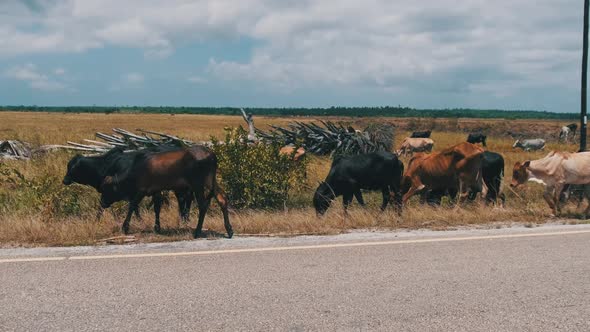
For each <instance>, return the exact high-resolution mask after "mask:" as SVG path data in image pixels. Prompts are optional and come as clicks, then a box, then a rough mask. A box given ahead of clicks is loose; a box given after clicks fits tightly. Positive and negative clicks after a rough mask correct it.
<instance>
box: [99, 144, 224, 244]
mask: <svg viewBox="0 0 590 332" xmlns="http://www.w3.org/2000/svg"><path fill="white" fill-rule="evenodd" d="M216 173H217V157H216V156H215V154H214V153H213V151H211V150H209V149H208V148H206V147H204V146H200V145H194V146H191V147H187V148H180V149H177V150H172V151H164V152H154V153H150V152H145V153H138V154H137V155H136V156H135V158H134V160H133V161H132V163H131V165H130V167H129V168H128V169H126V170H125V171H124V172H121V173H117V174H115V175H114V176H107V177H106V178H105V180H104V181H103V184H102V186H101V192H102V195H101V205H102V206H103V208H107V207H109V206H110V205H111V204H112V203H113V202H115V201H117V200H123V199H126V200H129V211H128V212H127V217H126V218H125V222H124V223H123V231H124V232H125V233H128V232H129V220H130V219H131V215H132V213H133V209H135V207H136V206H137V205H138V204H139V203H140V202H141V200H142V199H143V198H144V197H145V196H149V195H153V194H154V193H156V192H159V191H162V190H174V191H184V192H187V191H190V192H192V193H193V195H194V198H195V199H196V201H197V204H198V207H199V221H198V224H197V228H196V229H195V232H194V237H195V238H196V237H198V236H199V235H200V234H201V230H202V228H203V221H204V220H205V215H206V214H207V209H208V208H209V205H210V203H211V199H212V198H215V200H216V201H217V202H218V203H219V206H220V207H221V210H222V212H223V219H224V224H225V229H226V231H227V234H228V237H230V238H231V237H232V235H233V230H232V227H231V224H230V222H229V215H228V204H229V203H228V200H227V198H226V196H225V194H224V193H223V191H222V190H221V188H219V185H218V184H217V180H216ZM157 226H159V225H157Z"/></svg>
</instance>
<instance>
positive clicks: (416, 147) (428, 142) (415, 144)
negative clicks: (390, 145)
mask: <svg viewBox="0 0 590 332" xmlns="http://www.w3.org/2000/svg"><path fill="white" fill-rule="evenodd" d="M433 146H434V141H433V140H432V139H430V138H411V137H406V138H405V139H404V141H403V142H402V145H401V146H400V148H399V150H398V151H397V154H398V155H400V156H401V155H411V154H412V153H414V152H431V151H432V147H433Z"/></svg>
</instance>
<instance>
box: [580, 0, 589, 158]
mask: <svg viewBox="0 0 590 332" xmlns="http://www.w3.org/2000/svg"><path fill="white" fill-rule="evenodd" d="M589 2H590V0H584V41H583V42H582V98H581V102H582V105H581V112H580V125H581V126H580V151H586V123H587V122H588V121H587V117H586V84H587V81H588V80H587V77H588V3H589Z"/></svg>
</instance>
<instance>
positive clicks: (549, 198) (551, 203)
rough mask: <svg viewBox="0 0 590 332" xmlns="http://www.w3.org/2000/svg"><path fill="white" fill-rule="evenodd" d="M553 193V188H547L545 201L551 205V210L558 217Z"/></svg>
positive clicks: (544, 195) (544, 193)
mask: <svg viewBox="0 0 590 332" xmlns="http://www.w3.org/2000/svg"><path fill="white" fill-rule="evenodd" d="M552 191H553V187H547V188H545V192H543V198H544V199H545V202H547V204H549V208H550V209H551V211H553V214H554V215H557V214H556V213H557V212H556V210H555V204H554V202H553V195H551V192H552Z"/></svg>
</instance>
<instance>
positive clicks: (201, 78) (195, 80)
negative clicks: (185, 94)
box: [186, 76, 207, 84]
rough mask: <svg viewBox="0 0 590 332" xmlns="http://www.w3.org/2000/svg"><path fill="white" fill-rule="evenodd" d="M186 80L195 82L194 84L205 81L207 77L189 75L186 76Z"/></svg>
mask: <svg viewBox="0 0 590 332" xmlns="http://www.w3.org/2000/svg"><path fill="white" fill-rule="evenodd" d="M186 80H187V81H189V82H191V83H195V84H203V83H207V79H206V78H204V77H200V76H191V77H189V78H187V79H186Z"/></svg>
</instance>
